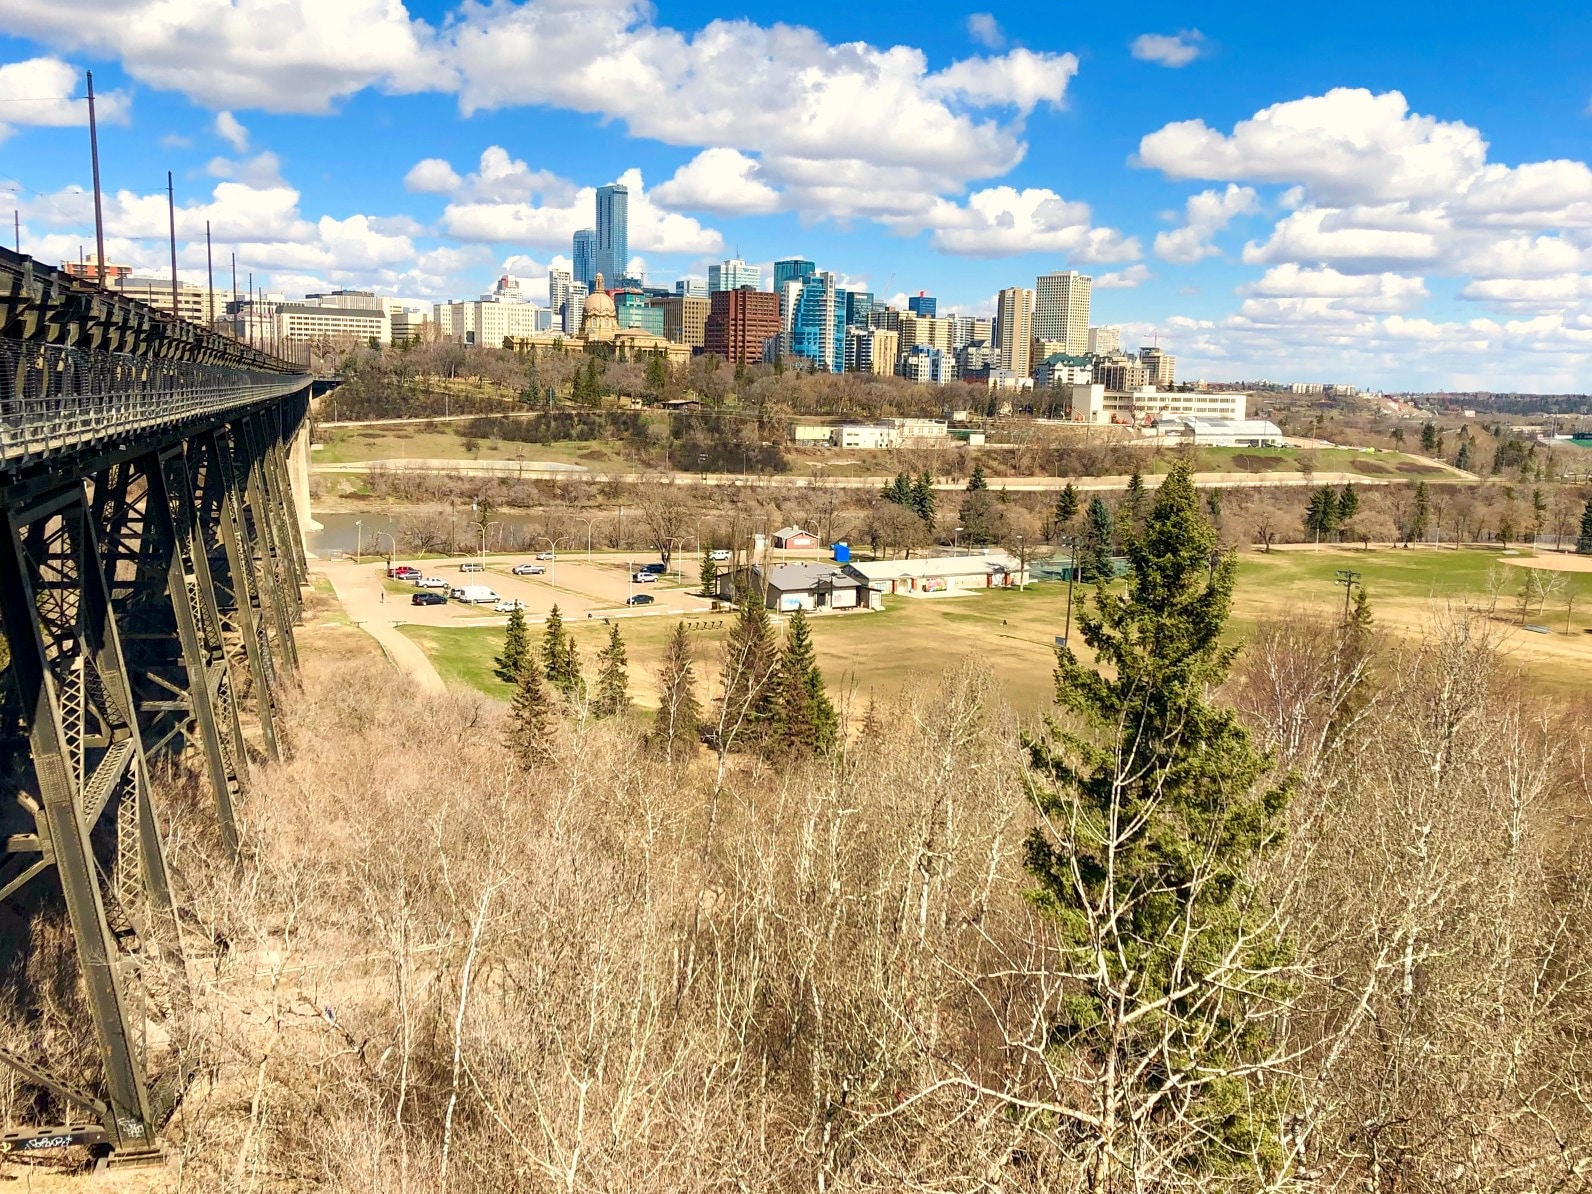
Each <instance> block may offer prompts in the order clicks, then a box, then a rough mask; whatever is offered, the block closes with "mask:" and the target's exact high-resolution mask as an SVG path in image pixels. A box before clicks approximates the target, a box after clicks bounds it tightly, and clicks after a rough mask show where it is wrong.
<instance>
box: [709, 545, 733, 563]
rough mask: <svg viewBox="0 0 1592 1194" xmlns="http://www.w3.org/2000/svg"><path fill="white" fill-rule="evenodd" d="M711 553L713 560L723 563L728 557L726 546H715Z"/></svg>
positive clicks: (728, 552)
mask: <svg viewBox="0 0 1592 1194" xmlns="http://www.w3.org/2000/svg"><path fill="white" fill-rule="evenodd" d="M712 554H713V558H714V559H715V560H718V561H719V562H720V563H723V562H724V561H725V560H727V559H729V558H730V549H729V548H727V547H715V548H714V549H713V553H712Z"/></svg>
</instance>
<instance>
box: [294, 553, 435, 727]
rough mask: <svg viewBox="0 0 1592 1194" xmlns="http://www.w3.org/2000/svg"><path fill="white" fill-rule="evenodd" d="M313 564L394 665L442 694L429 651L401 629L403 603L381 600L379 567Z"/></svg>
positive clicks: (423, 686) (337, 562) (334, 562)
mask: <svg viewBox="0 0 1592 1194" xmlns="http://www.w3.org/2000/svg"><path fill="white" fill-rule="evenodd" d="M311 568H312V570H313V571H316V572H320V573H322V574H324V575H325V577H326V579H327V580H329V581H331V582H332V591H333V592H334V593H336V594H337V600H338V603H339V604H340V605H342V607H343V612H344V613H346V614H347V615H348V618H349V621H351V622H353V624H354V625H355V626H358V627H359V628H360V629H362V630H363V631H364V632H365V633H366V634H368V635H370V637H371V638H373V639H375V640H376V642H377V644H378V645H379V646H380V647H381V649H382V652H383V653H384V654H385V655H386V656H387V659H388V660H389V661H390V662H391V663H392V665H393V666H394V667H396V668H397V669H398V670H399V671H401V672H403V673H404V674H405V675H407V676H408V677H409V678H410V679H411V680H413V681H414V682H415V684H416V685H418V686H419V687H420V689H421V690H422V691H424V692H426V693H429V694H433V695H438V696H440V695H441V694H442V693H444V692H446V691H447V689H446V687H445V686H444V685H443V683H442V677H441V676H439V675H438V674H437V669H436V668H435V667H434V666H433V665H432V663H431V660H430V659H429V658H427V657H426V653H425V652H424V651H422V650H421V649H420V647H419V646H418V645H417V644H416V643H414V642H413V641H412V640H411V639H409V638H408V637H407V636H406V635H405V634H403V633H402V632H401V631H400V630H399V629H398V625H399V623H401V622H403V621H406V619H405V618H404V617H403V616H402V614H401V612H400V611H401V610H402V609H403V606H401V605H399V604H398V603H397V602H396V601H383V600H382V595H383V593H384V592H385V590H384V589H383V588H382V584H381V572H380V571H379V570H377V569H373V568H371V567H370V565H368V564H355V563H352V562H351V561H347V560H315V561H313V562H312V563H311Z"/></svg>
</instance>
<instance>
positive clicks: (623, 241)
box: [597, 182, 630, 286]
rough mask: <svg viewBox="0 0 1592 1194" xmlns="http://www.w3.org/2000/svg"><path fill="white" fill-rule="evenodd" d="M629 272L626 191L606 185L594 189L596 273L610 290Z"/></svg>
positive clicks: (626, 188)
mask: <svg viewBox="0 0 1592 1194" xmlns="http://www.w3.org/2000/svg"><path fill="white" fill-rule="evenodd" d="M629 269H630V188H629V187H627V186H625V185H624V183H620V182H614V183H609V184H608V185H607V186H605V187H598V188H597V272H598V273H600V274H601V275H602V276H603V279H604V280H605V281H606V282H607V283H608V285H610V286H617V285H619V279H620V278H623V277H624V276H625V274H626V273H627V272H628V271H629Z"/></svg>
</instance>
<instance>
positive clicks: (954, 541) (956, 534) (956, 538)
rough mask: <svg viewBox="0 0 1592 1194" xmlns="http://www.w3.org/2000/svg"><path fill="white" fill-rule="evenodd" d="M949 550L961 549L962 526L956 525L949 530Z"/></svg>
mask: <svg viewBox="0 0 1592 1194" xmlns="http://www.w3.org/2000/svg"><path fill="white" fill-rule="evenodd" d="M951 550H952V551H961V550H962V528H961V527H957V528H956V529H955V530H954V531H952V532H951Z"/></svg>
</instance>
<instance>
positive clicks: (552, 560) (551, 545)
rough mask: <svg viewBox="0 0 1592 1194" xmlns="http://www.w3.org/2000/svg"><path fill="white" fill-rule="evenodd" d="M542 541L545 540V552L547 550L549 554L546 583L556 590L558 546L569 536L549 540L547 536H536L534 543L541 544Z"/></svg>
mask: <svg viewBox="0 0 1592 1194" xmlns="http://www.w3.org/2000/svg"><path fill="white" fill-rule="evenodd" d="M544 539H545V540H547V550H548V552H549V553H551V554H550V555H549V556H548V561H547V562H548V569H547V583H548V584H549V585H550V586H552V587H553V588H555V589H556V588H558V545H559V544H560V543H564V542H567V541H568V539H569V536H568V535H560V536H559V537H558V538H557V539H554V538H551V537H550V536H548V535H538V536H536V542H538V543H540V542H542V541H543V540H544Z"/></svg>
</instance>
